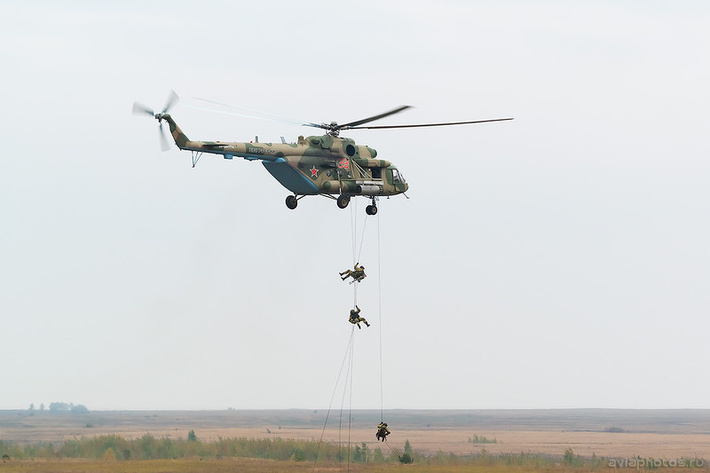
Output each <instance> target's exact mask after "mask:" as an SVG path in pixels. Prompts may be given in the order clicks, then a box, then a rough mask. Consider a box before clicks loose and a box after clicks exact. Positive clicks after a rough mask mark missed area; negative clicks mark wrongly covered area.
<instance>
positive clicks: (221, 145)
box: [133, 92, 512, 215]
mask: <svg viewBox="0 0 710 473" xmlns="http://www.w3.org/2000/svg"><path fill="white" fill-rule="evenodd" d="M177 100H178V96H177V94H175V92H172V93H171V95H170V97H169V98H168V101H167V103H166V105H165V107H164V108H163V110H162V111H160V112H155V111H153V110H152V109H150V108H148V107H146V106H144V105H141V104H139V103H134V104H133V113H135V114H148V115H150V116H152V117H153V118H155V119H156V120H158V123H159V124H160V131H161V139H162V142H163V150H164V151H165V150H167V149H168V148H169V145H168V143H167V141H166V139H165V135H164V134H163V120H164V121H166V122H167V123H168V126H169V127H170V133H171V135H172V137H173V140H174V141H175V144H176V145H177V147H178V148H180V149H181V150H188V151H191V152H192V166H193V167H194V166H195V164H197V161H199V159H200V157H201V156H202V154H203V153H210V154H221V155H222V156H223V157H224V159H232V158H233V157H234V156H238V157H241V158H244V159H246V160H249V161H256V160H259V161H262V164H263V165H264V167H265V168H266V170H267V171H269V173H271V175H272V176H273V177H274V178H276V180H277V181H279V182H280V183H281V185H283V186H284V187H285V188H286V189H288V190H289V191H291V192H293V194H292V195H289V196H288V197H286V206H287V207H288V208H289V209H295V208H296V206H297V205H298V201H299V200H300V199H302V198H303V197H305V196H307V195H322V196H324V197H328V198H330V199H333V200H336V201H337V204H338V207H339V208H341V209H344V208H345V207H347V206H348V204H349V203H350V199H351V198H352V197H354V196H364V197H366V198H369V199H370V200H371V202H372V203H371V204H370V205H368V206H367V207H366V208H365V212H366V213H367V214H368V215H375V214H376V213H377V199H378V198H379V197H383V196H391V195H397V194H403V193H404V192H406V191H407V189H408V188H409V184H407V182H406V181H405V180H404V177H403V176H402V174H401V173H400V172H399V170H398V169H397V168H396V167H395V166H394V165H393V164H392V163H391V162H389V161H386V160H384V159H375V158H376V157H377V151H375V150H374V149H372V148H370V147H369V146H364V145H358V144H356V143H355V141H354V140H352V139H350V138H341V137H340V136H339V135H340V132H341V130H362V129H369V130H372V129H385V128H414V127H430V126H448V125H463V124H471V123H486V122H497V121H505V120H512V118H496V119H489V120H471V121H463V122H447V123H426V124H416V125H384V126H362V125H364V124H366V123H370V122H373V121H375V120H379V119H381V118H385V117H388V116H390V115H394V114H395V113H399V112H401V111H403V110H406V109H407V108H410V106H408V105H405V106H402V107H398V108H396V109H394V110H390V111H389V112H385V113H382V114H379V115H375V116H372V117H368V118H364V119H361V120H356V121H352V122H348V123H345V124H342V125H340V124H338V123H336V122H331V123H320V124H318V123H303V126H310V127H315V128H322V129H324V130H326V134H325V135H322V136H309V137H307V138H304V137H303V136H299V137H298V142H296V143H286V142H285V140H284V139H283V138H282V139H281V141H282V143H276V144H273V143H259V142H258V140H257V141H256V142H243V143H235V142H222V141H192V140H190V139H189V138H188V137H187V136H186V135H185V133H184V132H183V131H182V130H181V129H180V127H179V126H178V125H177V123H175V120H173V118H172V117H171V116H170V114H169V113H168V111H169V110H170V108H172V106H173V105H174V104H175V103H176V102H177ZM335 196H337V197H335Z"/></svg>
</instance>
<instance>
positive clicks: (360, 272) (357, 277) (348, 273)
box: [338, 263, 367, 282]
mask: <svg viewBox="0 0 710 473" xmlns="http://www.w3.org/2000/svg"><path fill="white" fill-rule="evenodd" d="M338 274H340V279H342V280H343V281H345V280H346V279H348V278H350V277H351V278H353V281H357V282H362V280H363V279H365V278H366V277H367V276H366V275H365V267H364V266H360V263H355V266H354V267H353V269H346V270H345V271H343V272H342V273H338Z"/></svg>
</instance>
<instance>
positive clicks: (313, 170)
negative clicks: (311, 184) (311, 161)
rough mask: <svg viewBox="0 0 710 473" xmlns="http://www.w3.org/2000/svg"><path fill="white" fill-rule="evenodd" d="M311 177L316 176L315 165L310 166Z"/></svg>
mask: <svg viewBox="0 0 710 473" xmlns="http://www.w3.org/2000/svg"><path fill="white" fill-rule="evenodd" d="M311 177H318V168H317V167H315V166H313V167H312V168H311Z"/></svg>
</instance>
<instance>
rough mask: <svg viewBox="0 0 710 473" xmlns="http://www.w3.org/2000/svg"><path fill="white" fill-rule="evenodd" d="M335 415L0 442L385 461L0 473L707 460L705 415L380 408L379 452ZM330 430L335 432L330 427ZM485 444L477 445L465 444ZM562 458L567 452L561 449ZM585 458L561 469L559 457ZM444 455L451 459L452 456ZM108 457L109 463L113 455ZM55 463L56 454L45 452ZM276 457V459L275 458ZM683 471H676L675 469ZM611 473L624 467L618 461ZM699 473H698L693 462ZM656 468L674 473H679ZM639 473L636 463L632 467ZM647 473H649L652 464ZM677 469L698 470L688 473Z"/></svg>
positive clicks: (599, 466)
mask: <svg viewBox="0 0 710 473" xmlns="http://www.w3.org/2000/svg"><path fill="white" fill-rule="evenodd" d="M338 415H339V414H333V413H331V414H330V418H329V422H328V423H327V424H326V423H325V418H326V412H324V411H308V410H283V411H227V410H225V411H116V412H89V413H81V414H77V413H49V412H46V411H45V412H40V411H34V412H30V411H0V442H2V443H4V444H5V445H6V446H9V445H14V446H21V445H48V444H52V445H53V446H54V447H53V448H55V449H57V448H59V446H61V445H63V444H65V443H66V442H67V441H69V442H71V441H76V440H77V439H92V438H97V437H100V436H106V435H114V436H119V437H120V438H121V439H125V440H127V441H130V440H140V439H143V438H145V437H146V436H150V437H152V438H155V439H157V440H161V441H163V442H168V443H170V442H179V441H183V440H185V439H186V438H187V437H188V432H189V431H190V430H193V431H194V432H195V434H196V436H197V438H198V439H199V442H200V443H202V444H204V445H210V444H213V443H215V442H219V441H223V440H224V439H232V438H245V439H267V440H269V441H271V442H277V443H278V442H284V441H287V440H294V439H295V440H298V441H316V442H320V441H321V440H322V441H324V442H327V443H329V444H331V445H344V446H347V445H350V446H351V448H353V447H354V446H357V445H363V444H364V445H366V446H367V448H368V449H369V450H370V451H371V452H374V450H375V449H377V448H379V449H381V450H382V451H383V452H384V456H385V457H388V458H389V459H390V462H389V463H380V464H373V463H350V464H348V463H347V462H343V461H340V462H337V463H332V462H331V463H325V461H324V462H323V463H320V462H318V461H316V462H315V463H313V462H312V461H293V459H292V460H265V459H254V458H243V457H240V456H229V457H227V456H224V457H223V458H218V457H220V456H219V455H202V458H199V456H200V455H194V456H191V455H184V457H185V458H182V457H180V458H175V459H172V460H142V459H140V458H137V457H136V456H132V457H130V458H131V459H130V460H127V461H126V460H125V459H119V461H116V460H113V461H112V458H107V459H99V460H97V459H93V460H92V459H76V458H66V455H64V457H63V458H46V457H45V458H39V456H38V458H35V459H34V460H32V459H29V458H24V459H21V460H18V459H17V458H10V459H5V460H4V461H3V462H2V463H0V473H4V472H11V471H29V472H31V471H37V472H46V471H54V472H104V471H106V472H114V471H116V472H117V471H121V472H123V471H132V472H143V471H145V472H153V471H155V472H182V471H190V472H200V471H212V472H215V471H216V472H219V471H245V472H250V471H254V472H266V471H284V470H289V471H300V470H309V471H315V470H317V471H367V472H369V471H383V472H386V471H402V470H403V469H406V470H412V471H471V472H474V471H486V472H492V473H495V472H499V471H500V472H504V471H505V472H527V471H538V472H539V471H553V472H554V471H560V472H562V471H564V472H567V471H589V470H592V469H593V470H594V471H612V470H614V471H616V470H618V468H610V467H609V460H610V459H617V460H619V461H620V462H624V461H626V462H628V460H629V459H631V460H633V459H636V458H638V457H641V458H653V459H664V460H671V461H675V460H678V459H686V460H687V459H691V458H692V459H710V411H704V410H668V411H666V410H649V411H645V410H605V409H572V410H530V411H528V410H504V411H494V410H485V411H464V410H461V411H403V410H398V411H388V412H386V413H385V419H386V420H387V422H388V423H389V425H390V427H391V429H392V435H391V436H390V439H389V441H388V442H387V443H386V444H382V443H378V442H376V441H375V439H374V434H375V427H376V425H377V423H378V422H379V418H380V417H379V416H380V413H379V411H354V412H353V415H352V425H351V426H350V427H349V428H348V424H347V421H345V422H343V423H340V419H338V418H337V417H338ZM339 425H341V426H344V427H339ZM481 438H485V439H495V442H490V441H488V442H479V441H476V439H481ZM405 441H409V442H410V444H411V446H412V447H413V449H414V451H415V452H416V454H417V461H415V462H414V463H413V464H401V463H399V462H398V461H396V460H395V461H392V458H393V457H394V458H396V457H397V456H398V455H400V454H401V452H402V450H403V448H404V443H405ZM570 449H571V450H570ZM567 451H573V453H574V456H575V458H579V457H583V458H586V459H590V458H596V459H597V462H596V463H591V462H589V461H586V460H585V462H580V463H578V464H575V462H564V461H563V456H564V455H565V452H567ZM452 454H453V455H452ZM119 456H120V455H119ZM57 457H61V455H57ZM281 458H283V457H281ZM670 465H674V463H672V462H671V463H670ZM686 465H687V463H686ZM618 466H621V467H622V468H623V469H626V470H629V469H636V467H635V465H633V464H631V465H629V464H628V463H619V464H618ZM695 466H696V467H697V466H700V467H701V468H700V469H708V466H709V463H708V462H704V463H703V464H702V465H695ZM662 468H663V469H664V470H669V471H685V470H686V469H683V468H678V467H674V468H667V466H666V465H665V464H664V465H663V466H662ZM644 469H647V466H646V465H645V466H644ZM652 469H657V466H656V467H653V466H652ZM688 471H699V469H698V468H695V469H690V470H688Z"/></svg>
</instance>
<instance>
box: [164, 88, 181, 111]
mask: <svg viewBox="0 0 710 473" xmlns="http://www.w3.org/2000/svg"><path fill="white" fill-rule="evenodd" d="M178 100H180V97H178V94H176V93H175V91H174V90H171V91H170V95H169V96H168V101H167V102H165V107H163V113H168V110H170V109H171V108H173V105H175V104H176V103H177V101H178Z"/></svg>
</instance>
